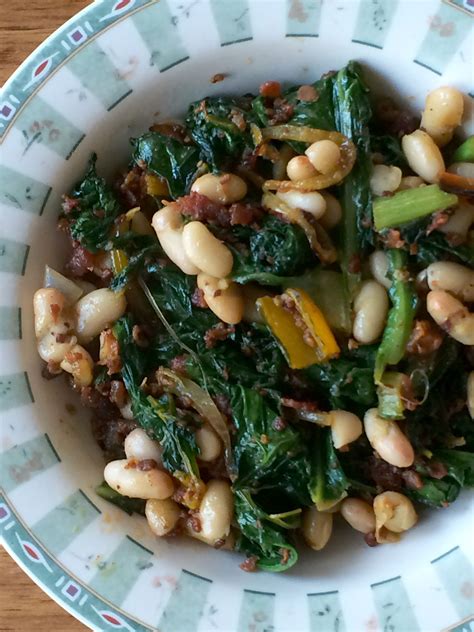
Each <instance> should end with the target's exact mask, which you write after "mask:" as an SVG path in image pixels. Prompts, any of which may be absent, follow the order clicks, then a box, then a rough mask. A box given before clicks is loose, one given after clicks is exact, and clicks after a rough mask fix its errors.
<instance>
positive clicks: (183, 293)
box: [147, 264, 287, 397]
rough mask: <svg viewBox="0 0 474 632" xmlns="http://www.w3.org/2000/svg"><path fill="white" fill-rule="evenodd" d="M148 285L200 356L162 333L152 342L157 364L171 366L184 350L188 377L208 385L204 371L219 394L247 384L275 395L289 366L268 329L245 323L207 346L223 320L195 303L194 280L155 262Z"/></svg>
mask: <svg viewBox="0 0 474 632" xmlns="http://www.w3.org/2000/svg"><path fill="white" fill-rule="evenodd" d="M147 285H148V287H149V288H150V291H151V293H152V294H153V296H154V299H155V300H156V302H157V303H158V305H159V306H160V308H161V309H162V311H163V313H164V315H165V317H166V318H167V320H168V322H169V323H170V324H171V325H172V327H173V330H174V332H175V334H176V335H177V337H178V338H179V340H180V341H181V343H183V344H185V345H186V346H187V347H188V348H190V349H191V350H192V351H193V352H194V353H195V354H197V357H198V359H197V358H196V357H194V358H193V357H191V356H190V355H189V354H188V352H187V350H186V349H183V347H182V346H180V344H179V342H177V341H176V339H174V338H172V337H171V336H170V335H169V334H168V332H166V331H162V332H160V333H159V334H158V336H157V338H156V340H155V341H154V343H153V354H154V357H155V363H161V364H163V365H169V364H170V362H171V360H172V359H173V358H174V357H176V356H178V355H183V353H184V354H185V355H187V360H186V371H187V373H188V375H189V377H190V378H191V379H193V380H194V381H195V382H198V383H199V384H200V385H201V386H202V387H203V388H204V387H205V386H206V384H204V383H203V376H202V371H203V370H204V372H205V375H206V381H207V386H208V387H209V388H210V389H212V390H213V391H214V393H215V394H218V393H221V394H227V391H228V388H229V387H230V386H231V385H233V384H242V385H243V386H247V387H249V388H252V387H254V388H265V389H267V390H269V395H270V396H271V395H272V393H270V391H271V390H272V389H276V388H277V387H279V385H280V384H281V381H282V379H283V375H284V373H285V371H286V367H287V364H286V361H285V359H284V357H283V355H282V353H281V351H280V349H279V347H278V344H277V343H276V342H275V339H274V337H273V336H272V335H271V334H270V333H269V332H268V329H267V328H266V327H264V326H263V325H257V324H252V325H248V324H245V323H241V324H240V325H237V326H236V327H235V332H234V333H233V334H231V335H229V337H228V338H227V340H225V341H218V342H217V343H216V344H215V346H214V347H212V348H208V347H207V346H206V342H205V334H206V332H207V331H208V330H209V329H211V328H212V327H215V326H216V325H217V324H218V323H219V320H218V318H217V317H216V316H214V314H213V313H212V312H211V311H210V310H208V309H200V308H197V307H194V306H193V304H192V301H191V297H192V294H193V293H194V290H195V288H196V286H195V280H194V279H193V278H192V277H190V276H187V275H185V274H183V272H181V271H180V270H179V269H178V268H176V267H175V266H173V265H166V266H161V265H159V264H153V265H152V266H149V267H148V277H147ZM275 396H276V397H278V395H277V394H276V393H275Z"/></svg>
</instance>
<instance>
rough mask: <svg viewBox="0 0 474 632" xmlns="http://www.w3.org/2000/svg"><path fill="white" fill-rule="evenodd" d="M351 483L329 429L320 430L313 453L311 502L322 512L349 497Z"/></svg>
mask: <svg viewBox="0 0 474 632" xmlns="http://www.w3.org/2000/svg"><path fill="white" fill-rule="evenodd" d="M348 488H349V481H348V480H347V478H346V475H345V474H344V470H343V469H342V467H341V464H340V463H339V460H338V458H337V455H336V450H335V449H334V445H333V442H332V437H331V431H330V430H329V428H318V429H317V430H316V432H315V437H314V444H313V449H312V451H311V480H310V483H309V490H310V493H311V500H312V501H313V502H314V503H315V505H316V507H317V508H318V509H320V510H323V509H327V508H329V507H331V506H332V505H335V504H336V503H337V502H339V500H341V499H342V498H344V497H345V496H347V489H348Z"/></svg>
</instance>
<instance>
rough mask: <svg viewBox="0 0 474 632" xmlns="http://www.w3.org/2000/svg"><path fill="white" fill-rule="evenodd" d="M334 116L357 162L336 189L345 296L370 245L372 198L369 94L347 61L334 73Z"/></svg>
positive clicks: (357, 71) (356, 66) (356, 67)
mask: <svg viewBox="0 0 474 632" xmlns="http://www.w3.org/2000/svg"><path fill="white" fill-rule="evenodd" d="M333 103H334V115H335V122H336V129H337V130H338V131H339V132H341V133H342V134H344V135H345V136H347V137H348V138H350V139H351V140H352V142H353V143H354V144H355V146H356V148H357V161H356V164H355V165H354V168H353V169H352V171H351V172H350V174H349V175H348V176H347V177H346V178H345V179H344V182H343V184H342V185H341V186H340V190H341V196H340V202H341V204H342V208H343V211H344V212H343V219H342V269H343V272H344V275H345V278H346V285H347V289H348V292H349V296H351V295H352V293H353V291H354V290H355V286H356V285H357V282H358V278H359V275H358V273H357V272H355V270H357V262H359V261H360V257H361V256H362V255H363V254H364V252H365V251H366V250H367V248H368V246H370V245H371V244H372V243H373V231H372V195H371V192H370V174H371V170H372V163H371V147H370V132H369V123H370V120H371V118H372V110H371V106H370V100H369V90H368V88H367V87H366V85H365V83H364V81H363V78H362V71H361V68H360V66H359V64H357V63H356V62H353V61H351V62H350V63H349V64H348V65H347V66H346V67H345V68H343V69H342V70H340V71H339V72H338V73H337V76H336V78H335V81H334V93H333Z"/></svg>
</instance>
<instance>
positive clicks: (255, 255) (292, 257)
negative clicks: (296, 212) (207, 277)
mask: <svg viewBox="0 0 474 632" xmlns="http://www.w3.org/2000/svg"><path fill="white" fill-rule="evenodd" d="M233 234H234V235H235V237H236V238H238V239H239V241H240V242H241V243H244V244H245V245H247V249H246V250H245V251H244V252H242V250H237V249H236V248H233V254H234V268H233V270H232V278H233V279H234V280H235V281H237V282H238V283H248V282H249V281H251V280H256V281H260V282H261V281H263V282H265V277H266V275H268V276H267V277H266V278H267V279H269V280H270V283H271V284H272V279H273V280H274V279H275V277H276V276H291V275H294V274H299V273H301V272H302V271H303V270H304V269H305V268H307V267H308V266H309V265H311V264H312V263H314V262H315V258H314V255H313V253H312V251H311V248H310V246H309V243H308V240H307V238H306V235H305V234H304V231H303V230H302V229H301V228H300V227H299V226H296V225H294V224H286V223H285V222H282V221H281V220H279V219H278V218H277V217H274V216H273V215H268V216H267V217H265V219H264V220H263V222H262V225H261V227H260V228H259V229H257V230H254V229H252V228H250V227H241V226H239V227H234V229H233Z"/></svg>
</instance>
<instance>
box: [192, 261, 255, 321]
mask: <svg viewBox="0 0 474 632" xmlns="http://www.w3.org/2000/svg"><path fill="white" fill-rule="evenodd" d="M197 286H198V288H199V289H200V290H202V291H203V293H204V300H205V301H206V303H207V306H208V307H209V309H210V310H211V311H212V312H214V314H215V315H216V316H217V317H218V318H220V319H221V320H223V321H224V322H225V323H228V324H229V325H236V324H237V323H240V321H241V320H242V316H243V314H244V298H243V294H242V288H241V286H240V285H238V284H237V283H234V282H233V281H227V280H226V279H216V278H215V277H213V276H210V275H209V274H204V273H203V272H201V273H200V274H198V277H197Z"/></svg>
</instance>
